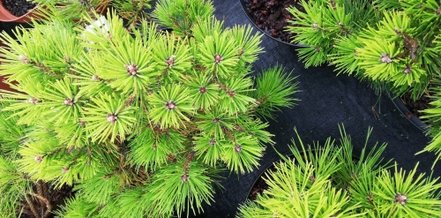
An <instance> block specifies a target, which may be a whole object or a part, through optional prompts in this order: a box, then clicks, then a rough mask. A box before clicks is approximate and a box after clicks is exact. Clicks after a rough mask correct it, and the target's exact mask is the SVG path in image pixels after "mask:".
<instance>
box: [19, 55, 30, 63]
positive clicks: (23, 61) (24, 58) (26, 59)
mask: <svg viewBox="0 0 441 218" xmlns="http://www.w3.org/2000/svg"><path fill="white" fill-rule="evenodd" d="M18 60H19V61H20V62H21V63H23V64H29V59H28V57H26V56H25V55H20V56H18Z"/></svg>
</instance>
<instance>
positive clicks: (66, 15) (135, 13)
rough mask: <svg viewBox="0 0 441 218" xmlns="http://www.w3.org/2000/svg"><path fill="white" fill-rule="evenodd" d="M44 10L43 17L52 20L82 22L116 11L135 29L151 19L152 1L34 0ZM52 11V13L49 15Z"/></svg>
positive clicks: (127, 24)
mask: <svg viewBox="0 0 441 218" xmlns="http://www.w3.org/2000/svg"><path fill="white" fill-rule="evenodd" d="M32 2H34V3H36V4H38V5H39V8H43V11H42V12H43V13H42V14H41V15H42V17H44V16H46V15H53V14H54V13H55V14H56V16H55V17H54V16H50V19H54V18H58V19H70V20H75V21H76V22H78V21H80V20H81V19H82V18H83V17H84V16H85V15H87V14H89V13H91V12H96V13H99V14H103V15H105V14H106V13H107V12H108V11H109V10H114V11H116V13H117V14H118V16H120V17H121V18H123V19H124V21H125V25H126V26H129V27H133V26H134V25H136V24H137V23H138V22H140V21H141V20H142V19H147V18H150V15H149V13H148V11H149V10H151V7H152V5H151V0H130V1H127V0H32ZM48 11H50V12H51V13H49V14H48V13H47V12H48Z"/></svg>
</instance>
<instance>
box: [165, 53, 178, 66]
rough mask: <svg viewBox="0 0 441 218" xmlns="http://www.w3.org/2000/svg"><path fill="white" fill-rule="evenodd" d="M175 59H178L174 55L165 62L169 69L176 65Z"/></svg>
mask: <svg viewBox="0 0 441 218" xmlns="http://www.w3.org/2000/svg"><path fill="white" fill-rule="evenodd" d="M175 59H176V57H175V56H174V55H172V56H171V57H170V58H169V59H167V60H166V61H165V63H166V64H167V67H168V68H171V67H173V65H175Z"/></svg>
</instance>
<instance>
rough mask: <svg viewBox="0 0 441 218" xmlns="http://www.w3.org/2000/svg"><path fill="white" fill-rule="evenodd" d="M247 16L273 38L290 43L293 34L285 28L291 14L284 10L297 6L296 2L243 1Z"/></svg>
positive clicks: (288, 0)
mask: <svg viewBox="0 0 441 218" xmlns="http://www.w3.org/2000/svg"><path fill="white" fill-rule="evenodd" d="M245 2H246V7H247V9H246V10H247V11H248V14H249V15H250V17H251V19H253V20H254V23H255V24H256V25H257V26H258V27H259V28H260V29H262V30H263V31H265V32H267V33H268V34H269V35H271V36H272V37H274V38H278V39H281V40H282V41H285V42H288V43H290V42H291V40H292V37H293V34H291V33H288V32H287V31H286V30H285V28H286V26H287V25H288V20H290V19H292V16H291V14H290V13H289V12H288V10H286V9H287V8H288V7H291V6H293V5H296V7H297V6H298V0H245Z"/></svg>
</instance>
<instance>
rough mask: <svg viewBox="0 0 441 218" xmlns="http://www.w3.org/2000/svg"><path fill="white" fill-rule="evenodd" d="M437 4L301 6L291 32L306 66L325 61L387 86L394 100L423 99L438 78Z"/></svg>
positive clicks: (391, 0) (397, 0)
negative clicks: (404, 95) (406, 95)
mask: <svg viewBox="0 0 441 218" xmlns="http://www.w3.org/2000/svg"><path fill="white" fill-rule="evenodd" d="M440 4H441V3H439V1H436V0H429V1H414V0H387V1H380V0H378V1H367V0H337V1H327V0H321V1H302V2H301V5H302V6H303V9H297V8H290V9H289V11H290V12H291V14H292V15H293V16H294V17H295V18H294V19H293V20H292V21H291V25H290V26H289V27H288V31H291V32H294V33H296V35H295V37H294V39H293V41H294V42H297V43H301V44H304V45H307V47H306V48H299V56H300V58H301V59H302V60H303V61H304V62H305V64H306V66H317V65H320V64H323V63H326V62H330V64H332V65H335V66H336V70H337V71H339V72H341V73H348V74H355V75H356V76H357V77H359V78H361V79H367V80H369V81H371V82H373V83H377V84H384V86H385V87H386V88H387V89H388V90H390V91H392V92H393V93H394V95H396V96H399V95H402V94H404V93H407V92H410V93H412V96H413V98H414V99H417V98H419V97H420V96H421V95H422V94H424V92H425V91H427V87H428V85H429V83H430V81H431V80H432V79H433V78H436V76H437V75H439V69H440V66H441V62H440V61H439V53H438V52H437V47H439V45H438V43H436V39H437V38H438V35H439V34H440V32H439V28H437V27H438V26H439V25H440V24H441V19H440V17H439V9H440V8H441V5H440Z"/></svg>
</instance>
